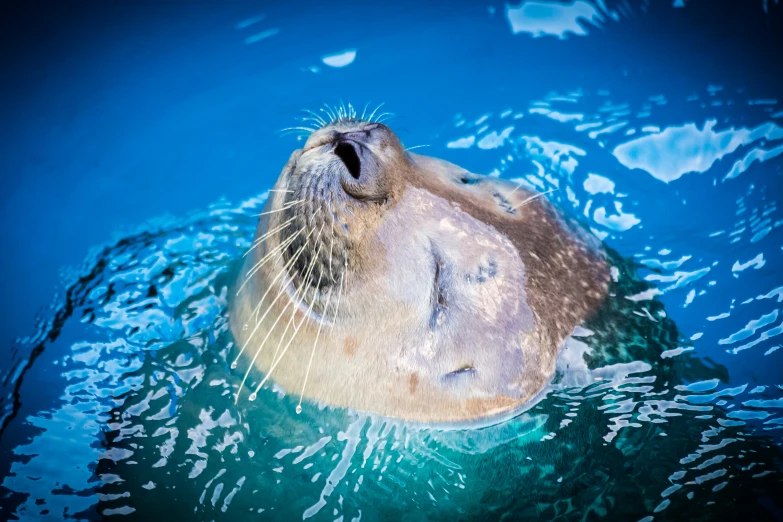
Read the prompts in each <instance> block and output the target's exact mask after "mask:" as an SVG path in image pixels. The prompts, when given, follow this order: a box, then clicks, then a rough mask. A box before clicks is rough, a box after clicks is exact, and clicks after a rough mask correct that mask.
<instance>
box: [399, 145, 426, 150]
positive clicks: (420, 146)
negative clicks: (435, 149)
mask: <svg viewBox="0 0 783 522" xmlns="http://www.w3.org/2000/svg"><path fill="white" fill-rule="evenodd" d="M422 147H432V145H414V146H413V147H408V148H407V149H405V150H413V149H420V148H422Z"/></svg>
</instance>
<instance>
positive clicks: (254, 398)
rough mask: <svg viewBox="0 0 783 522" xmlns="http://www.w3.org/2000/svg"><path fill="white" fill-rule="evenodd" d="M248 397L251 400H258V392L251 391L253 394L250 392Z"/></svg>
mask: <svg viewBox="0 0 783 522" xmlns="http://www.w3.org/2000/svg"><path fill="white" fill-rule="evenodd" d="M247 399H248V400H249V401H254V400H256V394H255V393H251V394H250V397H248V398H247Z"/></svg>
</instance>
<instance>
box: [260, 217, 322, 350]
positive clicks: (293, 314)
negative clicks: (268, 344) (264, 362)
mask: <svg viewBox="0 0 783 522" xmlns="http://www.w3.org/2000/svg"><path fill="white" fill-rule="evenodd" d="M324 225H326V222H324V223H323V224H322V225H321V229H320V230H319V231H318V237H316V239H315V242H316V243H317V244H318V248H317V249H316V251H315V255H314V256H313V258H312V259H311V260H310V265H309V267H308V268H307V273H306V274H305V277H304V278H303V279H302V282H301V283H300V284H299V287H298V288H296V289H295V290H294V294H295V295H296V302H297V305H301V304H302V302H303V301H304V295H305V294H306V293H307V291H306V290H305V292H304V293H301V292H302V289H303V288H304V287H305V285H306V284H307V283H308V282H309V281H310V278H311V274H312V273H313V268H315V262H316V261H317V260H318V254H320V253H321V242H320V240H321V232H322V231H323V229H324ZM321 275H323V273H321ZM320 284H321V277H320V276H319V278H318V286H320ZM300 293H301V295H300ZM293 302H294V300H293V299H292V300H291V303H289V305H290V304H292V303H293ZM312 303H315V299H313V301H312ZM286 309H287V306H286ZM310 309H311V310H312V304H311V305H310ZM284 311H285V310H284ZM281 313H282V312H281ZM308 314H309V311H308ZM294 317H296V307H294V309H293V311H292V312H291V319H290V320H289V324H287V325H286V327H285V330H284V331H283V335H282V336H280V342H279V343H278V344H277V348H276V349H275V354H274V355H273V356H272V358H273V359H274V358H275V357H277V353H278V352H279V351H280V346H281V345H282V344H283V339H285V334H286V333H288V328H289V327H290V326H291V324H293V321H294Z"/></svg>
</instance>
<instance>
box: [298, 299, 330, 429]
mask: <svg viewBox="0 0 783 522" xmlns="http://www.w3.org/2000/svg"><path fill="white" fill-rule="evenodd" d="M332 290H334V287H329V295H328V296H327V297H326V307H325V308H324V311H326V310H328V309H329V302H330V301H331V300H332ZM323 327H324V315H321V320H320V321H319V323H318V333H317V334H315V342H314V343H313V350H312V351H311V352H310V362H308V363H307V371H306V372H305V378H304V382H303V383H302V392H301V393H300V394H299V404H297V405H296V413H297V414H299V413H302V397H304V393H305V387H306V386H307V378H308V377H310V367H311V366H312V365H313V356H314V355H315V347H316V346H318V338H319V337H321V329H322V328H323Z"/></svg>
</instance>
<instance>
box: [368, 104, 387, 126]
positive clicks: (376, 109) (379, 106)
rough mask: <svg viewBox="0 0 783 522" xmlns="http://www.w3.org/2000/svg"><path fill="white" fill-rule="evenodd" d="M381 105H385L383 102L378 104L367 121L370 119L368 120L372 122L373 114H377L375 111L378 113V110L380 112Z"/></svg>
mask: <svg viewBox="0 0 783 522" xmlns="http://www.w3.org/2000/svg"><path fill="white" fill-rule="evenodd" d="M381 107H383V103H382V104H380V105H378V106H377V107H376V108H375V110H374V111H372V114H370V117H369V118H367V121H368V122H372V117H373V116H375V113H376V112H378V111H379V110H380V108H381Z"/></svg>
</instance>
